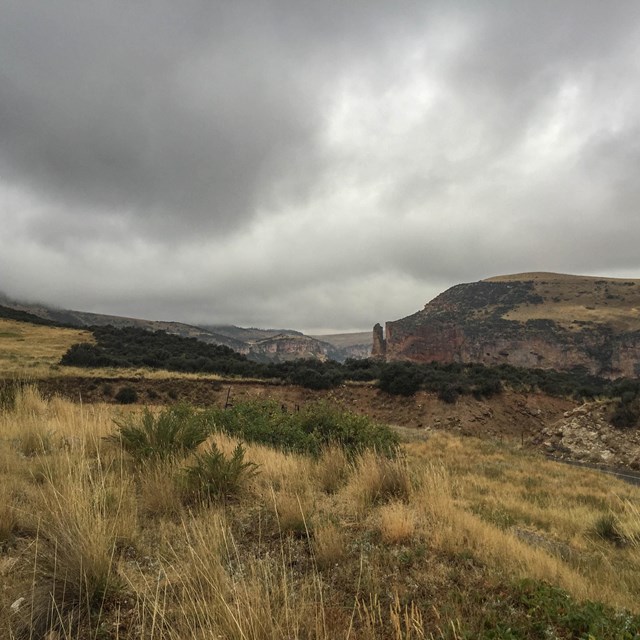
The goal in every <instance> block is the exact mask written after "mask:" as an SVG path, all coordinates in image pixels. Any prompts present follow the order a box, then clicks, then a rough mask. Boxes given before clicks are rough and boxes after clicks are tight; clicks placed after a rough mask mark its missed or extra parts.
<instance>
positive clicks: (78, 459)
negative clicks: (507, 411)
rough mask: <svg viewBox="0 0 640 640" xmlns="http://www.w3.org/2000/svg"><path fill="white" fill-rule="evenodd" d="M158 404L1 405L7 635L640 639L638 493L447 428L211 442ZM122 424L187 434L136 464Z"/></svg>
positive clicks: (2, 631) (0, 595)
mask: <svg viewBox="0 0 640 640" xmlns="http://www.w3.org/2000/svg"><path fill="white" fill-rule="evenodd" d="M147 415H148V417H145V416H144V415H141V414H136V413H133V414H128V417H126V416H123V415H121V414H119V413H116V412H114V410H113V408H109V407H106V406H100V405H93V406H80V405H74V404H71V403H69V402H66V401H62V400H59V399H56V398H53V399H50V400H44V399H43V398H42V397H40V396H39V394H38V393H37V392H36V391H35V390H34V389H33V388H30V387H23V388H21V389H19V390H18V391H17V394H16V395H15V396H14V397H13V399H12V401H11V402H6V403H5V404H4V405H3V407H2V408H1V409H0V434H1V437H0V584H1V585H2V588H1V589H0V637H3V638H9V639H10V640H11V639H17V638H45V637H46V638H53V637H57V638H70V639H80V638H104V639H113V640H115V639H118V640H133V638H135V639H137V640H138V639H153V640H178V639H180V640H182V639H184V638H196V639H199V640H213V639H218V638H229V639H238V640H240V639H247V638H250V639H255V640H258V639H262V638H272V639H276V638H277V639H280V638H288V639H302V638H304V639H322V640H330V639H331V640H335V639H347V638H349V639H355V638H357V639H359V640H374V639H376V640H378V639H386V638H392V639H405V640H408V639H419V638H448V639H451V640H454V639H456V640H458V639H461V638H469V639H471V638H481V639H483V638H484V639H489V638H492V639H496V638H497V639H501V638H502V639H507V638H508V639H513V638H530V639H534V638H535V639H537V638H546V637H553V638H584V639H587V638H590V637H593V638H599V639H608V638H610V639H614V638H615V639H618V638H622V639H626V638H628V639H632V638H636V637H638V629H639V628H640V618H639V617H638V613H639V611H640V610H639V609H638V602H640V577H639V576H640V553H639V549H640V547H639V540H640V537H639V536H640V517H639V514H638V507H637V505H638V503H639V502H640V490H639V489H637V488H634V487H631V486H627V485H624V484H621V483H619V482H617V481H615V480H613V479H611V478H610V477H607V476H603V475H598V474H597V473H595V472H590V471H584V470H577V469H573V468H568V467H564V466H559V465H556V464H554V463H551V462H547V461H545V460H543V459H540V458H535V457H530V456H529V455H526V454H524V453H522V452H519V451H517V450H512V449H509V448H507V447H503V446H498V445H495V444H490V443H486V442H479V441H477V440H474V439H472V438H465V439H459V438H455V437H452V436H445V435H439V436H434V437H433V438H431V439H430V440H428V441H426V442H415V443H412V444H405V445H402V450H401V455H398V456H395V457H393V458H389V457H387V456H383V455H379V454H377V453H375V452H372V451H370V450H369V451H364V452H363V453H361V454H359V455H356V456H355V457H350V456H349V455H347V454H346V453H345V452H344V451H343V450H342V449H341V448H340V447H339V445H335V444H334V445H331V446H330V447H329V448H328V449H326V450H325V451H324V452H321V453H320V455H315V456H311V455H304V454H299V453H298V454H294V453H287V452H284V451H282V450H280V449H279V448H278V449H276V448H273V447H266V446H264V445H258V444H252V443H247V442H244V443H239V442H238V441H237V440H236V439H233V438H230V437H229V436H228V435H225V434H223V433H221V432H220V430H216V432H214V433H212V434H211V435H209V436H208V437H207V439H206V440H205V441H204V442H202V444H200V445H199V446H198V447H197V449H196V450H195V452H194V451H193V450H192V449H191V444H193V443H196V441H199V440H200V439H201V435H198V436H197V438H195V439H194V438H193V437H192V436H193V435H194V434H193V433H192V432H191V431H189V430H188V429H187V430H185V429H184V428H182V429H181V428H179V427H180V425H181V424H182V423H181V422H180V421H181V420H192V419H197V416H198V412H196V411H194V410H186V409H184V408H168V409H164V410H162V411H161V412H160V413H148V414H147ZM114 418H115V419H116V421H117V423H118V424H120V425H123V424H125V423H126V424H127V425H129V426H133V427H135V426H136V425H138V426H142V425H143V424H146V427H145V428H146V429H147V431H148V432H149V433H154V432H155V431H159V433H160V434H162V437H161V438H160V439H155V440H154V441H153V442H154V443H155V444H154V446H155V447H158V446H164V445H159V444H158V443H159V442H164V443H166V442H167V441H169V440H171V439H172V438H183V436H184V439H183V440H182V442H184V443H186V442H189V443H191V444H190V445H189V447H187V446H184V447H182V446H179V447H174V448H172V449H170V451H171V454H170V455H167V456H147V457H144V458H140V457H139V456H134V455H132V454H131V453H130V451H131V449H129V448H128V446H127V447H124V444H125V443H124V441H123V440H122V439H121V436H122V432H121V431H120V430H119V428H118V426H117V424H116V423H114ZM145 421H146V422H145ZM213 425H215V421H214V423H212V426H213ZM154 430H155V431H154ZM171 434H173V435H171ZM181 434H183V435H181ZM189 434H190V435H189ZM134 440H135V438H134ZM239 444H240V445H241V446H240V447H239ZM143 459H144V460H146V461H144V462H143V461H142V460H143Z"/></svg>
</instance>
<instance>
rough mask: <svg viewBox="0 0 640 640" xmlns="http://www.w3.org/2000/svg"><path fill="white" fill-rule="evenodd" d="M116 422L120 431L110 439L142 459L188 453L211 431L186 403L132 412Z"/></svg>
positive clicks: (163, 457) (136, 457)
mask: <svg viewBox="0 0 640 640" xmlns="http://www.w3.org/2000/svg"><path fill="white" fill-rule="evenodd" d="M116 424H117V425H118V433H117V434H115V435H113V436H109V437H108V439H109V440H111V441H114V442H117V443H119V444H120V445H121V446H122V448H123V449H124V450H125V451H127V452H128V453H130V454H131V455H132V456H133V457H134V458H135V459H136V460H138V461H142V460H164V459H166V458H169V457H174V456H183V455H186V454H187V453H189V452H190V451H193V450H194V449H195V448H196V447H197V446H198V445H199V444H201V443H202V442H204V441H205V440H206V439H207V437H208V436H209V435H210V429H209V428H208V427H207V425H206V423H205V422H204V421H203V420H202V419H201V417H200V416H199V415H198V414H196V413H195V412H194V410H193V409H191V408H190V407H188V406H186V405H176V406H174V407H170V408H168V409H165V410H163V411H161V412H160V413H159V414H157V415H154V414H153V413H152V412H151V411H150V410H149V409H147V408H145V409H144V410H143V412H142V414H141V415H140V416H129V417H127V418H126V419H125V420H124V421H123V422H116Z"/></svg>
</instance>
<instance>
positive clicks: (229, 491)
mask: <svg viewBox="0 0 640 640" xmlns="http://www.w3.org/2000/svg"><path fill="white" fill-rule="evenodd" d="M244 454H245V450H244V448H243V446H242V444H238V445H237V446H236V448H235V449H234V450H233V453H232V455H231V457H230V458H226V457H225V456H224V454H223V453H222V452H221V451H220V449H218V447H217V446H216V444H215V443H212V444H211V448H210V449H209V451H207V452H205V453H203V454H200V455H196V458H195V464H193V465H191V466H190V467H187V468H186V469H185V470H184V474H185V484H186V488H187V492H188V495H190V496H192V497H194V498H197V499H198V500H199V501H202V502H226V501H229V500H233V499H236V498H238V497H239V496H240V494H241V493H242V492H243V491H244V490H245V488H246V485H247V483H248V482H249V480H251V478H253V477H254V476H255V475H257V473H258V471H257V469H258V465H256V464H254V463H253V462H245V459H244Z"/></svg>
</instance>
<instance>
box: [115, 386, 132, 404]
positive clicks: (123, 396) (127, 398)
mask: <svg viewBox="0 0 640 640" xmlns="http://www.w3.org/2000/svg"><path fill="white" fill-rule="evenodd" d="M114 399H115V401H116V402H118V403H120V404H135V403H136V402H137V401H138V393H137V391H136V390H135V389H134V388H133V387H122V389H120V390H119V391H118V393H116V395H115V398H114Z"/></svg>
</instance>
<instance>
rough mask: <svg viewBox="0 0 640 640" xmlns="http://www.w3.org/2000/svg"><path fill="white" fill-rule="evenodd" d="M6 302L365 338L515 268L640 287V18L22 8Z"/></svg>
mask: <svg viewBox="0 0 640 640" xmlns="http://www.w3.org/2000/svg"><path fill="white" fill-rule="evenodd" d="M2 12H3V15H2V20H0V60H1V61H2V63H1V64H0V216H2V230H0V276H1V278H0V289H4V290H6V291H7V292H9V293H11V294H12V295H16V296H23V297H39V298H40V299H42V300H44V301H46V302H52V303H57V304H59V305H61V306H70V307H75V308H82V309H87V310H95V311H101V312H109V313H125V314H127V315H137V316H146V317H157V318H163V319H178V320H184V321H193V322H196V321H199V322H216V321H220V322H235V323H238V324H245V325H246V324H253V325H263V326H266V325H278V326H285V325H288V326H292V327H296V328H303V329H313V330H319V329H322V328H326V329H358V328H366V327H368V326H370V325H372V324H373V323H374V322H376V321H379V320H385V319H393V318H395V317H399V316H401V315H405V314H407V313H411V312H412V311H415V310H416V309H418V308H420V307H421V306H422V305H423V304H424V302H425V301H426V300H427V299H429V298H430V297H432V296H433V295H435V294H437V293H438V292H439V291H440V290H442V289H443V288H446V287H447V286H450V285H453V284H455V283H457V282H460V281H471V280H476V279H478V278H482V277H486V276H490V275H496V274H498V273H505V272H515V271H525V270H554V271H567V272H574V273H577V272H581V273H600V274H602V275H607V274H611V275H618V274H624V275H628V276H634V275H636V276H637V275H639V274H640V264H639V263H640V258H639V257H638V255H640V254H638V253H637V249H636V247H637V242H638V239H639V238H640V216H638V203H639V198H640V193H639V190H640V187H638V181H637V175H638V165H639V163H640V145H639V144H638V142H637V141H638V139H639V138H638V131H639V129H640V115H639V114H640V88H639V84H638V81H639V78H640V73H639V72H640V69H639V66H640V65H639V64H638V62H637V61H638V60H639V59H640V58H639V56H638V54H639V53H640V51H639V49H640V46H639V45H638V44H637V43H638V42H640V37H639V35H640V33H639V31H640V7H638V5H637V3H635V2H632V1H631V0H629V1H628V2H626V1H621V2H616V3H614V4H605V3H601V2H596V1H595V0H593V1H587V2H585V1H578V0H572V1H567V2H563V3H562V4H558V3H555V2H551V1H542V2H535V3H534V2H525V1H522V2H506V0H505V1H504V2H502V1H498V2H494V1H487V2H482V1H474V2H469V1H465V0H460V1H459V2H444V1H441V2H417V1H410V0H403V1H402V2H398V3H387V2H382V1H375V2H371V1H369V2H364V1H362V2H360V1H354V2H349V3H345V2H338V0H335V1H330V2H322V3H319V2H311V1H310V0H309V1H299V2H289V1H284V0H281V1H275V0H273V1H271V2H263V3H255V2H248V1H247V2H245V1H243V0H239V1H238V2H233V3H229V2H211V1H207V2H205V1H204V0H187V1H185V2H181V3H174V2H168V1H167V0H155V1H152V0H149V1H145V2H136V3H131V2H125V1H124V0H123V1H121V2H114V3H108V4H98V5H96V4H94V3H77V2H72V1H71V0H52V1H51V2H47V3H44V4H43V3H39V2H35V1H34V0H21V1H19V2H18V1H17V0H14V1H13V2H8V3H6V4H5V7H4V8H3V10H2Z"/></svg>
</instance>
